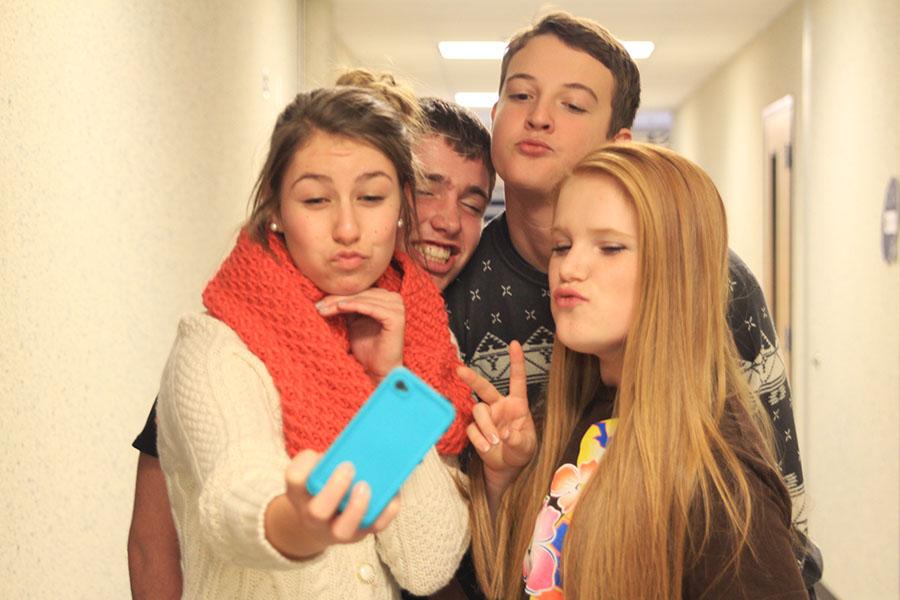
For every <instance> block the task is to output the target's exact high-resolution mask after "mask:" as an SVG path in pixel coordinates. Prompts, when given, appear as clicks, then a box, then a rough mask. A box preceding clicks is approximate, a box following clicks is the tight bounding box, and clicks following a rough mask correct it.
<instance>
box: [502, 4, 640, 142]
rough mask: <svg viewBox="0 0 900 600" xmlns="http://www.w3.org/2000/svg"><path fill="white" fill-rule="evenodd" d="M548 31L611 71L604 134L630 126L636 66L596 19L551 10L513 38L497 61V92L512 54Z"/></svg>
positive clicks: (636, 99) (637, 80)
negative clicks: (609, 109) (609, 112)
mask: <svg viewBox="0 0 900 600" xmlns="http://www.w3.org/2000/svg"><path fill="white" fill-rule="evenodd" d="M548 34H549V35H554V36H556V37H557V38H558V39H559V41H561V42H562V43H563V44H565V45H566V46H569V47H570V48H573V49H575V50H581V51H582V52H586V53H588V54H590V55H591V56H593V57H594V58H596V59H597V60H599V61H600V62H601V63H603V66H605V67H606V68H607V69H609V70H610V71H611V72H612V76H613V86H614V87H613V97H612V118H611V120H610V123H609V130H608V131H607V132H606V137H607V138H611V137H612V136H614V135H615V134H616V132H617V131H619V130H620V129H623V128H630V127H631V125H632V124H633V123H634V116H635V114H636V113H637V109H638V105H639V104H640V103H641V76H640V73H639V72H638V68H637V65H636V64H635V62H634V60H632V58H631V55H629V54H628V51H627V50H625V47H624V46H622V44H620V43H619V41H618V40H617V39H616V38H614V37H613V35H612V34H611V33H610V32H609V31H607V30H606V29H604V28H603V27H601V26H600V25H599V24H598V23H597V22H595V21H592V20H590V19H584V18H581V17H576V16H573V15H570V14H569V13H566V12H554V13H551V14H549V15H547V16H545V17H544V18H542V19H541V20H540V21H538V22H537V23H536V24H535V25H532V26H531V27H529V28H528V29H524V30H522V31H520V32H518V33H517V34H515V35H514V36H513V37H512V39H511V40H510V41H509V45H508V46H507V47H506V54H504V55H503V62H502V63H501V64H500V93H501V94H502V93H503V84H504V83H505V82H506V71H507V69H508V68H509V62H510V61H511V60H512V57H513V56H515V55H516V53H518V52H519V50H521V49H522V48H524V47H525V46H526V45H528V42H530V41H531V40H532V39H534V38H536V37H537V36H539V35H548Z"/></svg>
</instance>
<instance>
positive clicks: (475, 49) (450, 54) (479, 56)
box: [438, 42, 506, 60]
mask: <svg viewBox="0 0 900 600" xmlns="http://www.w3.org/2000/svg"><path fill="white" fill-rule="evenodd" d="M438 50H440V51H441V56H443V57H444V58H449V59H451V60H500V59H501V58H503V53H504V52H505V51H506V42H438Z"/></svg>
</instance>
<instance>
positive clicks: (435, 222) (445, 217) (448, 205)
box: [431, 194, 462, 236]
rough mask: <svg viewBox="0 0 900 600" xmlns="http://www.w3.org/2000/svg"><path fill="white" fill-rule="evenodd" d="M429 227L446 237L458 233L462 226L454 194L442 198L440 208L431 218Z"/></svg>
mask: <svg viewBox="0 0 900 600" xmlns="http://www.w3.org/2000/svg"><path fill="white" fill-rule="evenodd" d="M431 227H432V228H433V229H434V230H435V231H440V232H442V233H444V234H446V235H448V236H455V235H457V234H458V233H459V231H460V228H461V227H462V226H461V224H460V220H459V202H458V201H457V198H456V195H455V194H452V195H446V196H444V197H443V198H442V200H441V204H440V208H439V209H438V210H437V211H435V213H434V215H433V216H432V217H431Z"/></svg>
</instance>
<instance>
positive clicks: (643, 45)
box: [622, 42, 656, 60]
mask: <svg viewBox="0 0 900 600" xmlns="http://www.w3.org/2000/svg"><path fill="white" fill-rule="evenodd" d="M622 45H623V46H625V49H626V50H628V54H630V55H631V58H633V59H634V60H643V59H645V58H650V55H651V54H653V51H654V50H655V49H656V44H654V43H653V42H622Z"/></svg>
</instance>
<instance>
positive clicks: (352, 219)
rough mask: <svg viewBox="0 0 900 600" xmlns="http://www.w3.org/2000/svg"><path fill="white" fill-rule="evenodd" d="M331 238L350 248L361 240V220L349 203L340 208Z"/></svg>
mask: <svg viewBox="0 0 900 600" xmlns="http://www.w3.org/2000/svg"><path fill="white" fill-rule="evenodd" d="M331 237H332V238H333V239H334V241H336V242H337V243H339V244H342V245H345V246H348V245H350V244H352V243H354V242H356V241H357V240H359V219H358V217H357V215H356V211H355V210H354V209H353V206H351V205H350V204H349V203H347V204H344V205H343V206H340V207H338V212H337V216H336V219H335V222H334V227H333V229H332V231H331Z"/></svg>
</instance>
